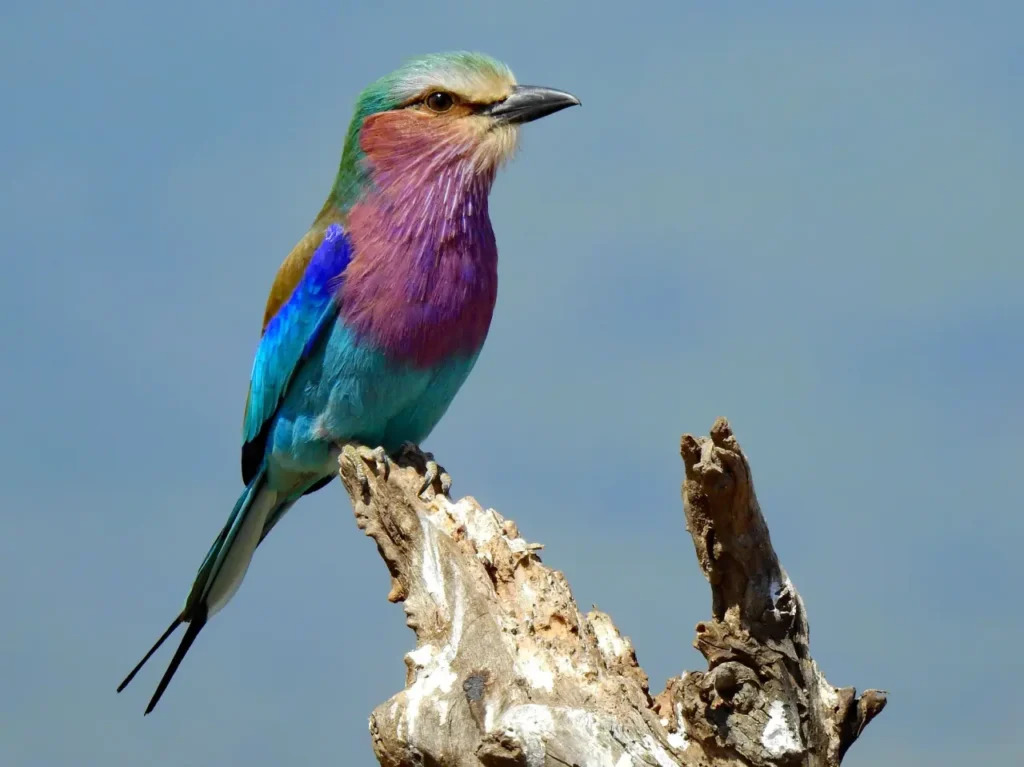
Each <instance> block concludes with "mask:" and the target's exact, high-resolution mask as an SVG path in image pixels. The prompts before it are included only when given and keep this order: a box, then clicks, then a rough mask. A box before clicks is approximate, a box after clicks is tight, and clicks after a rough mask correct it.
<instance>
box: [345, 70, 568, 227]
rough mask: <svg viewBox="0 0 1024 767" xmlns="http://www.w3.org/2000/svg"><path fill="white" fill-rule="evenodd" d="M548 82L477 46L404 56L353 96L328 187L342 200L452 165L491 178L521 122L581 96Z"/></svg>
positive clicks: (509, 149)
mask: <svg viewBox="0 0 1024 767" xmlns="http://www.w3.org/2000/svg"><path fill="white" fill-rule="evenodd" d="M579 103H580V102H579V100H578V99H577V98H576V97H575V96H572V95H570V94H568V93H565V92H563V91H559V90H555V89H553V88H542V87H537V86H529V85H519V84H517V83H516V79H515V77H514V76H513V74H512V72H511V70H510V69H509V68H508V67H507V66H505V65H504V64H502V63H501V62H499V61H495V60H494V59H492V58H490V57H489V56H485V55H483V54H479V53H465V52H456V53H439V54H431V55H428V56H423V57H420V58H417V59H413V60H411V61H409V62H407V63H406V64H405V65H404V66H402V67H401V68H400V69H398V70H396V71H394V72H392V73H391V74H389V75H385V76H384V77H382V78H380V79H379V80H377V81H376V82H374V83H373V84H371V85H370V86H369V87H367V88H366V89H365V90H364V91H363V92H362V93H361V94H360V96H359V100H358V102H357V104H356V109H355V114H354V116H353V118H352V122H351V124H350V126H349V130H348V135H347V137H346V140H345V150H344V154H343V156H342V161H341V167H340V169H339V174H338V181H337V183H336V185H335V189H334V197H335V200H336V201H337V202H338V203H340V204H341V205H342V207H347V206H348V205H350V204H352V203H353V202H355V201H356V199H357V197H358V194H359V192H361V191H363V190H364V189H367V188H373V187H375V188H378V189H382V190H383V189H386V188H387V187H389V186H391V185H393V184H402V185H406V184H409V183H417V182H424V183H426V182H429V181H430V178H429V177H430V176H432V175H434V176H436V175H437V174H444V173H450V172H451V171H452V169H453V168H457V169H458V173H459V174H460V175H462V176H465V175H467V174H469V175H473V176H479V177H484V178H488V179H490V178H493V175H494V172H495V171H496V170H497V168H498V167H499V166H500V165H501V164H502V163H504V162H505V161H506V160H508V159H509V158H511V156H512V154H513V153H514V152H515V148H516V143H517V140H518V134H519V126H520V125H522V124H523V123H527V122H531V121H533V120H536V119H538V118H541V117H544V116H546V115H549V114H553V113H554V112H558V111H560V110H562V109H565V108H566V107H570V106H574V105H577V104H579Z"/></svg>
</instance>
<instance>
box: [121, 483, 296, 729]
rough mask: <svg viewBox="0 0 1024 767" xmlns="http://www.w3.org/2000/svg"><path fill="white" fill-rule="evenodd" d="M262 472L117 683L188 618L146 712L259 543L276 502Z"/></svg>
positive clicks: (227, 595) (237, 581)
mask: <svg viewBox="0 0 1024 767" xmlns="http://www.w3.org/2000/svg"><path fill="white" fill-rule="evenodd" d="M265 477H266V468H265V467H262V468H261V469H260V471H259V472H258V473H257V475H256V476H255V477H253V480H252V482H250V483H249V485H248V487H246V489H245V491H244V492H243V493H242V495H241V496H240V497H239V499H238V501H237V502H236V503H235V508H234V509H233V510H232V511H231V516H229V517H228V521H227V523H226V524H225V525H224V528H223V529H222V530H221V531H220V534H219V535H218V536H217V538H216V540H214V542H213V545H212V546H211V547H210V550H209V551H208V552H207V554H206V557H205V558H204V559H203V563H202V565H200V567H199V572H198V573H197V574H196V578H195V580H194V581H193V583H192V589H191V590H190V592H189V595H188V598H187V599H186V600H185V608H184V609H183V610H182V612H181V614H180V615H178V617H177V618H175V619H174V622H173V623H171V625H170V627H168V629H167V630H166V631H165V632H164V633H163V635H162V636H161V637H160V638H159V639H158V640H157V641H156V644H154V645H153V647H151V648H150V650H149V652H147V653H146V655H145V657H143V659H142V660H141V661H139V663H138V664H137V665H136V666H135V668H133V669H132V671H131V673H130V674H128V676H127V677H126V678H125V680H124V681H123V682H121V684H120V686H119V687H118V688H117V691H118V692H121V690H123V689H124V688H125V687H126V686H127V685H128V683H129V682H131V681H132V679H133V678H134V677H135V675H136V674H137V673H138V672H139V669H141V668H142V667H143V666H144V665H145V663H146V661H148V660H149V659H150V657H152V655H153V653H155V652H156V651H157V649H158V648H159V647H160V645H162V644H163V643H164V642H165V641H166V640H167V638H168V637H169V636H170V635H171V634H172V633H173V632H174V630H175V629H176V628H177V627H178V626H179V625H180V624H181V623H183V622H186V623H188V628H187V629H186V631H185V635H184V637H182V640H181V643H180V644H179V645H178V649H177V650H176V651H175V653H174V657H173V658H172V659H171V662H170V664H169V665H168V667H167V670H166V671H165V672H164V675H163V677H162V678H161V680H160V684H159V685H158V686H157V689H156V692H155V693H154V694H153V698H152V700H150V702H149V706H148V707H147V708H146V713H147V714H148V713H150V712H151V711H152V710H153V708H154V707H155V706H156V704H157V703H158V702H159V700H160V697H161V696H162V695H163V694H164V691H165V690H166V689H167V685H168V684H170V681H171V679H172V677H173V676H174V674H175V672H176V671H177V670H178V666H179V665H180V664H181V661H182V660H183V659H184V657H185V655H186V654H187V653H188V651H189V648H190V647H191V646H192V643H193V642H195V640H196V637H197V636H199V632H200V631H202V630H203V627H204V626H205V625H206V622H207V620H209V618H211V617H212V616H213V615H214V613H216V612H217V611H218V610H219V609H220V608H222V607H223V606H224V605H225V604H227V602H228V601H229V600H230V599H231V597H232V596H233V595H234V593H235V591H236V590H237V589H238V587H239V585H240V584H241V582H242V579H243V578H244V577H245V573H246V571H247V569H248V567H249V561H250V560H251V559H252V555H253V552H254V551H255V549H256V546H257V545H258V544H259V540H260V533H261V532H262V531H263V528H264V525H265V523H266V521H267V519H268V518H269V517H270V516H271V515H272V514H273V513H274V510H275V509H276V508H277V506H278V503H277V498H278V495H277V493H276V492H274V491H273V490H270V489H269V488H267V487H266V483H265Z"/></svg>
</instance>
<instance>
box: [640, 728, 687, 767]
mask: <svg viewBox="0 0 1024 767" xmlns="http://www.w3.org/2000/svg"><path fill="white" fill-rule="evenodd" d="M644 747H645V748H646V749H647V750H648V751H649V752H650V754H651V756H653V757H654V759H655V761H657V763H658V767H679V765H678V764H676V760H675V759H673V758H672V757H671V756H670V755H669V753H668V751H666V750H665V749H664V748H662V747H661V744H660V743H659V742H658V741H656V740H655V739H654V738H652V737H651V736H650V735H644Z"/></svg>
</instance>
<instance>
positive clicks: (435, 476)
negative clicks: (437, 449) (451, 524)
mask: <svg viewBox="0 0 1024 767" xmlns="http://www.w3.org/2000/svg"><path fill="white" fill-rule="evenodd" d="M399 453H400V455H403V456H406V457H410V458H413V459H415V460H416V462H417V463H422V464H423V466H424V471H423V484H421V485H420V489H419V496H420V498H423V499H424V500H429V499H428V498H426V497H425V496H424V495H423V494H424V493H425V492H427V490H428V489H429V488H430V487H431V486H432V485H433V484H434V482H435V481H436V482H438V483H439V484H440V486H441V495H448V491H450V490H451V489H452V478H451V475H449V474H448V472H447V471H445V470H444V467H443V466H441V465H440V464H439V463H438V462H437V461H435V460H434V454H433V453H428V452H426V451H424V450H421V449H420V447H419V445H417V444H415V443H413V442H405V443H403V444H402V447H401V448H400V449H399ZM435 495H436V494H435Z"/></svg>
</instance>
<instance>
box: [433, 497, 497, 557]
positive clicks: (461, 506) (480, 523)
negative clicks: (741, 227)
mask: <svg viewBox="0 0 1024 767" xmlns="http://www.w3.org/2000/svg"><path fill="white" fill-rule="evenodd" d="M445 510H446V511H447V512H448V515H449V516H450V517H451V518H452V519H454V520H455V522H456V523H457V524H459V525H461V526H462V527H464V528H465V529H466V535H468V536H469V538H470V540H472V541H473V543H474V544H475V545H476V548H478V549H479V548H481V547H482V546H483V545H484V544H486V543H488V542H490V541H491V540H493V539H494V538H500V537H501V526H500V525H499V524H498V520H497V519H495V516H494V512H493V511H492V512H491V513H489V514H488V513H487V512H485V511H481V510H480V508H479V507H478V506H477V505H476V504H475V503H473V502H472V501H471V500H469V499H468V498H462V499H460V500H459V502H458V503H448V504H447V506H446V509H445Z"/></svg>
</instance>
